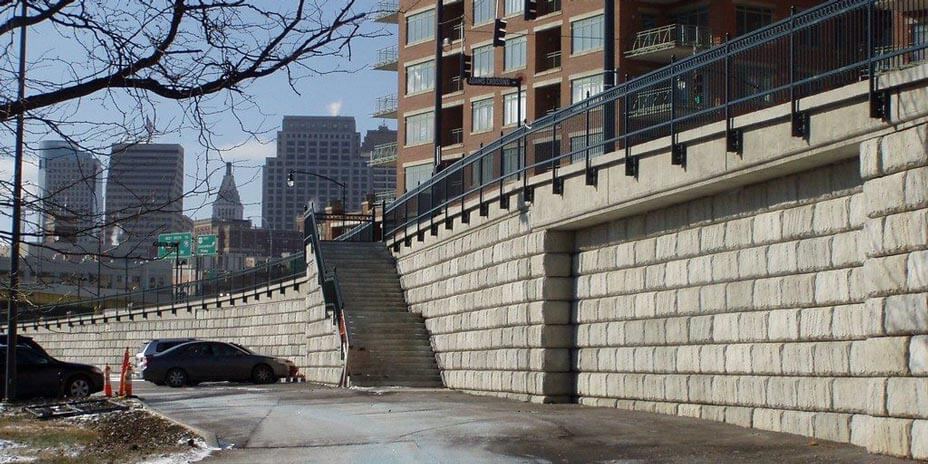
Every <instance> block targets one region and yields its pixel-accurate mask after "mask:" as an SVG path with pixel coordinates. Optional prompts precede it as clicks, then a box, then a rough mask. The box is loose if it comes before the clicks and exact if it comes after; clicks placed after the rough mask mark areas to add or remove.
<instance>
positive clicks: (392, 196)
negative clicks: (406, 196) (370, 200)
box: [374, 190, 396, 203]
mask: <svg viewBox="0 0 928 464" xmlns="http://www.w3.org/2000/svg"><path fill="white" fill-rule="evenodd" d="M393 200H396V190H387V191H383V192H376V193H374V201H375V202H377V203H392V202H393Z"/></svg>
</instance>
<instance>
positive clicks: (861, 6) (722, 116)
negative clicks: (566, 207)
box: [383, 0, 928, 245]
mask: <svg viewBox="0 0 928 464" xmlns="http://www.w3.org/2000/svg"><path fill="white" fill-rule="evenodd" d="M926 11H928V0H897V1H885V0H835V1H831V2H828V3H824V4H821V5H819V6H817V7H814V8H811V9H809V10H806V11H804V12H802V13H801V14H794V15H791V16H790V17H789V18H787V19H785V20H783V21H780V22H777V23H774V24H771V25H769V26H767V27H764V28H762V29H759V30H757V31H754V32H752V33H750V34H747V35H744V36H741V37H739V38H737V39H734V40H728V41H725V42H724V43H723V44H721V45H717V46H715V47H713V48H711V49H709V50H707V51H705V52H702V53H699V54H697V55H694V56H691V57H689V58H686V59H684V60H680V61H677V62H674V63H672V64H671V65H669V66H665V67H663V68H661V69H658V70H655V71H653V72H650V73H648V74H645V75H643V76H640V77H638V78H635V79H633V80H627V81H626V82H625V83H623V84H620V85H618V86H617V87H615V88H612V89H609V90H608V91H606V92H604V93H601V94H599V95H595V96H593V97H592V98H589V99H586V100H584V101H581V102H579V103H577V104H574V105H572V106H569V107H566V108H564V109H562V110H560V111H558V112H556V113H553V114H550V115H547V116H544V117H542V118H540V119H538V120H536V121H534V122H533V123H532V124H531V126H523V127H520V128H518V129H515V130H514V131H512V132H510V133H509V134H506V135H504V136H503V137H501V138H499V139H497V140H496V141H494V142H492V143H490V144H488V145H486V146H484V147H482V148H481V149H480V150H477V151H476V152H474V153H471V154H470V155H468V156H466V157H464V158H463V159H460V160H458V161H457V162H455V163H454V164H452V165H450V166H448V167H446V168H445V169H443V170H442V171H441V172H439V173H438V174H436V175H435V176H433V177H432V178H430V179H429V180H427V181H426V182H424V183H422V184H420V185H419V186H417V187H416V188H415V189H412V190H410V191H408V192H406V193H405V194H404V195H402V196H401V197H400V198H398V199H397V200H396V201H394V202H393V203H391V204H390V205H388V206H387V208H386V210H385V211H384V214H383V233H384V237H385V240H387V241H392V243H393V244H394V245H396V244H397V243H399V242H400V241H404V242H406V243H407V244H408V243H409V240H410V237H411V236H418V238H420V239H421V237H422V235H423V233H424V231H425V230H429V229H431V231H432V232H433V233H434V231H435V230H436V228H437V225H436V223H435V221H436V217H438V216H440V215H444V217H445V221H450V219H451V218H453V217H461V218H462V219H466V218H468V217H469V214H470V210H469V209H467V207H466V206H465V200H468V199H479V200H480V201H479V203H480V210H481V213H483V212H484V209H485V203H484V201H483V195H484V192H485V191H489V190H490V189H493V190H498V191H499V192H500V195H501V199H500V203H501V205H508V197H509V196H510V195H513V194H516V193H522V194H523V197H524V198H525V200H526V202H528V203H531V202H532V201H533V198H534V195H533V188H534V187H533V186H532V185H530V184H529V182H528V178H529V176H530V175H534V174H538V173H541V172H551V176H552V185H553V188H554V190H555V192H557V191H558V189H559V188H562V186H563V179H561V178H559V177H558V169H559V168H562V167H563V166H566V165H569V164H571V162H582V163H585V164H586V174H587V179H588V182H594V183H595V172H594V170H593V169H594V168H593V167H592V166H591V163H590V158H591V157H592V156H594V155H595V154H598V153H611V152H614V151H620V152H621V151H624V153H625V157H623V158H621V159H619V160H617V161H615V164H623V163H624V164H625V165H626V173H627V174H629V175H637V170H636V169H633V168H634V167H635V166H637V157H635V156H632V155H631V152H630V147H633V146H635V145H638V144H641V143H644V142H647V141H651V140H655V139H658V138H663V137H670V138H671V143H672V144H673V148H674V150H673V151H674V156H673V159H674V162H675V163H677V164H680V161H681V160H683V161H684V162H685V155H682V156H681V153H685V147H682V146H681V145H680V144H678V143H677V139H676V136H677V134H679V133H681V132H682V131H685V130H688V129H693V128H696V127H700V126H704V125H706V124H710V123H714V122H720V121H724V122H725V125H726V136H727V140H728V149H729V151H731V152H740V150H741V147H740V129H739V128H736V127H734V124H733V120H734V118H735V117H736V116H739V115H743V114H747V113H751V112H754V111H757V110H761V109H764V108H769V107H771V106H774V105H780V104H786V103H792V105H791V117H792V122H793V133H794V135H796V136H803V137H808V130H809V128H808V124H807V114H804V113H803V112H801V111H799V107H798V105H797V104H796V102H797V101H798V100H799V99H800V98H802V97H806V96H809V95H814V94H818V93H821V92H825V91H828V90H831V89H836V88H839V87H843V86H846V85H849V84H853V83H856V82H859V81H861V80H869V82H870V92H869V96H870V102H871V116H873V117H883V118H884V119H885V118H886V117H887V113H888V111H887V109H886V105H887V103H886V102H887V101H888V97H887V92H886V91H885V89H881V88H879V87H878V80H877V79H876V78H875V75H876V74H878V73H880V72H886V71H887V70H890V69H898V68H900V67H904V66H911V65H913V64H915V63H918V62H922V61H924V60H925V58H926V51H925V49H926V48H928V26H926V25H925V24H926V22H928V13H926ZM889 66H892V68H890V67H889ZM600 134H602V135H600ZM578 137H583V140H584V142H586V141H589V142H590V143H589V144H588V143H575V144H574V146H576V147H578V148H577V149H572V147H571V143H570V142H571V141H575V140H577V138H578ZM512 152H516V153H519V154H520V155H519V156H520V157H521V159H520V162H519V163H518V166H519V168H518V169H517V170H515V171H508V170H506V169H502V167H503V166H504V161H503V159H505V158H506V156H505V154H506V153H512ZM487 163H489V164H490V166H493V167H494V169H493V175H490V176H487V175H483V174H484V173H485V172H484V171H483V169H485V168H486V167H487ZM478 171H481V172H478ZM506 186H509V187H510V188H506ZM513 186H514V187H515V188H514V189H513V188H511V187H513Z"/></svg>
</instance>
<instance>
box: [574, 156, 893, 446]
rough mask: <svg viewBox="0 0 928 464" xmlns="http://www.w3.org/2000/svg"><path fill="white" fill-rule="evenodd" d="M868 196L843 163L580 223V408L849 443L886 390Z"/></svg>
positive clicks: (852, 165)
mask: <svg viewBox="0 0 928 464" xmlns="http://www.w3.org/2000/svg"><path fill="white" fill-rule="evenodd" d="M863 190H864V187H863V186H862V181H861V177H860V174H859V167H858V163H857V161H856V160H853V161H846V162H842V163H838V164H835V165H831V166H826V167H822V168H818V169H814V170H810V171H806V172H802V173H799V174H795V175H789V176H786V177H781V178H777V179H775V180H771V181H767V182H763V183H759V184H755V185H750V186H747V187H744V188H739V189H737V190H733V191H729V192H724V193H721V194H717V195H714V196H711V197H706V198H700V199H696V200H691V201H689V202H686V203H682V204H678V205H674V206H671V207H667V208H664V209H658V210H654V211H650V212H648V213H645V214H641V215H638V216H634V217H629V218H625V219H622V220H618V221H615V222H611V223H608V224H603V225H600V226H596V227H593V228H590V229H585V230H581V231H578V232H577V235H576V246H577V253H576V255H575V260H574V269H573V271H574V275H575V276H576V292H575V295H574V299H575V305H574V312H573V318H574V322H575V323H576V330H577V336H576V342H577V345H576V346H577V355H576V363H575V366H574V367H575V370H576V372H577V395H578V400H579V402H581V403H582V404H590V405H606V406H616V407H620V408H630V409H642V410H648V411H656V412H662V413H668V414H679V415H686V416H693V417H701V418H706V419H712V420H719V421H725V422H730V423H734V424H738V425H742V426H748V427H757V428H762V429H767V430H774V431H782V432H788V433H798V434H803V435H809V436H813V437H817V438H822V439H827V440H836V441H844V442H848V441H852V439H853V436H852V435H853V432H852V431H853V429H854V427H853V425H854V424H855V421H857V420H859V419H858V418H857V415H858V414H859V413H860V412H862V411H866V405H865V404H864V403H866V401H865V400H864V399H863V398H866V394H870V393H869V392H872V391H873V390H874V389H882V388H885V385H884V384H885V382H883V383H881V382H879V381H876V382H875V381H874V379H873V378H872V377H871V376H870V375H863V374H869V373H865V372H861V371H859V370H858V369H859V367H858V366H859V365H860V364H863V363H865V362H866V361H865V360H864V358H865V357H867V356H870V355H871V353H876V352H875V351H873V350H870V349H866V348H867V347H869V345H868V343H870V342H869V340H868V337H869V336H871V335H872V334H873V333H874V331H877V330H879V324H880V314H879V311H878V310H877V309H876V308H875V307H873V306H872V305H870V304H868V298H867V292H866V290H865V283H866V278H865V273H866V272H865V267H864V261H865V254H864V253H863V249H864V248H863V242H864V241H863V239H862V236H863V229H864V226H865V223H866V222H867V217H866V215H865V206H864V203H865V202H864V194H863V193H862V191H863ZM889 343H890V344H892V341H890V342H889ZM897 343H898V344H897V345H892V347H887V349H888V350H890V352H893V351H892V350H893V348H895V347H901V342H897ZM893 359H896V358H890V359H887V360H883V361H881V362H879V363H877V364H875V365H874V367H873V369H881V370H883V371H892V370H893V369H894V367H892V366H891V363H892V360H893ZM896 361H897V362H901V361H899V360H896ZM876 366H879V367H876ZM887 373H888V372H883V374H884V376H885V375H886V374H887ZM874 374H877V373H876V372H874ZM884 380H885V379H884ZM862 392H866V394H864V393H862ZM877 393H878V392H874V393H873V394H877ZM855 394H856V395H859V396H855Z"/></svg>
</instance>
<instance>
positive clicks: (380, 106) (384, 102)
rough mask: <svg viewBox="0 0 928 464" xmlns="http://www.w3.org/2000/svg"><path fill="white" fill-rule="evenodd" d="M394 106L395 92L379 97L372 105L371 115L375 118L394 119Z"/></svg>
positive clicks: (395, 105) (395, 104)
mask: <svg viewBox="0 0 928 464" xmlns="http://www.w3.org/2000/svg"><path fill="white" fill-rule="evenodd" d="M396 108H397V103H396V94H393V95H387V96H384V97H380V98H378V99H377V102H376V104H375V105H374V113H373V114H372V116H373V117H375V118H387V119H396Z"/></svg>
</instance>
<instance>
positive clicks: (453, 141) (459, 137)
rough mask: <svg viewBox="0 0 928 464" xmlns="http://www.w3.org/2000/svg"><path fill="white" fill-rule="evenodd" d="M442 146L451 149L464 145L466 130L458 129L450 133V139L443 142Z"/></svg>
mask: <svg viewBox="0 0 928 464" xmlns="http://www.w3.org/2000/svg"><path fill="white" fill-rule="evenodd" d="M443 142H444V143H442V146H444V147H450V146H452V145H457V144H460V143H464V128H461V127H457V128H454V129H451V130H449V131H448V137H447V138H446V139H445V140H444V141H443Z"/></svg>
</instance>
